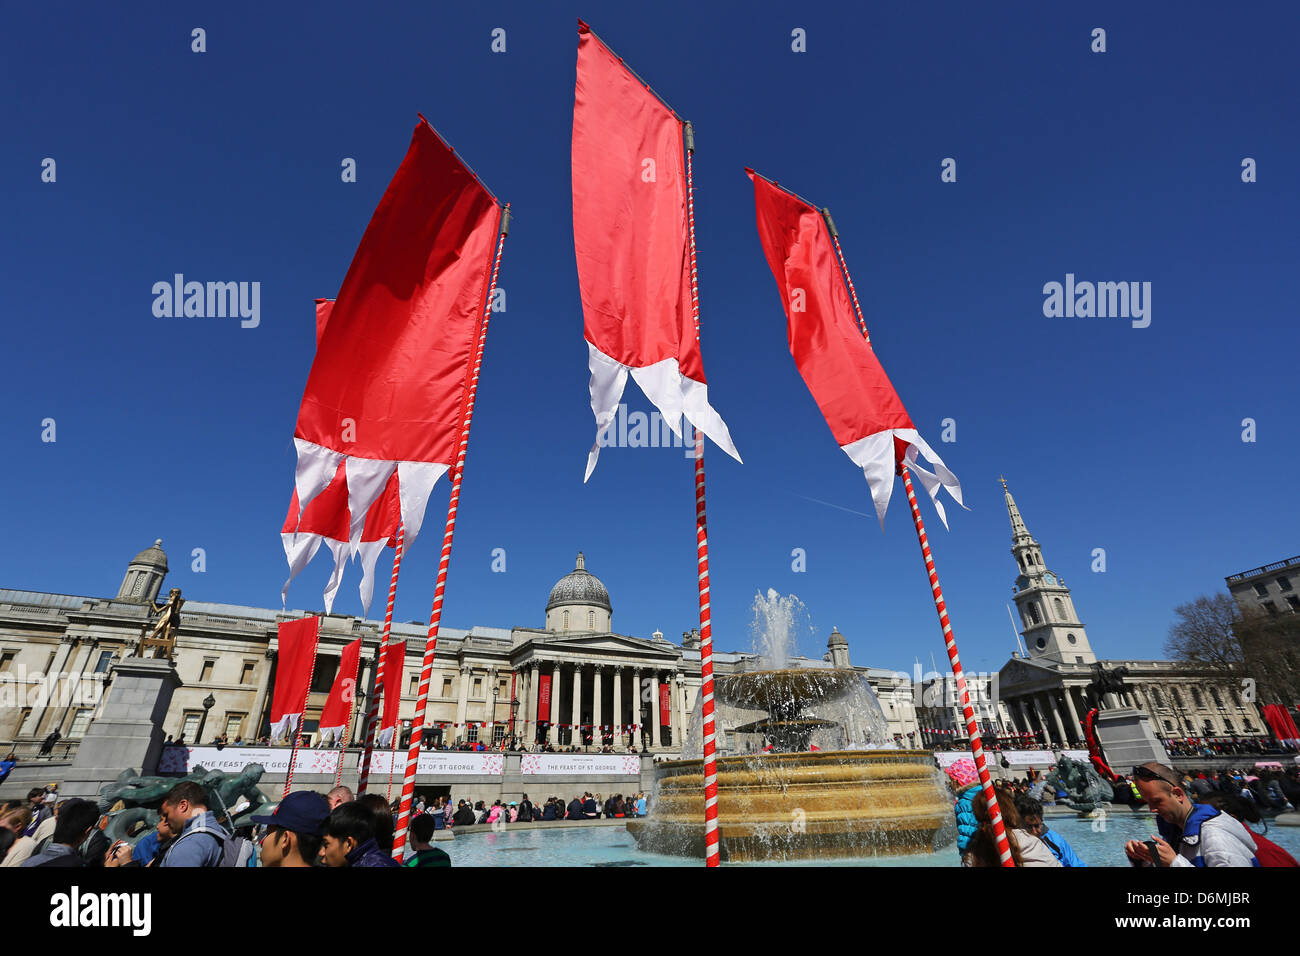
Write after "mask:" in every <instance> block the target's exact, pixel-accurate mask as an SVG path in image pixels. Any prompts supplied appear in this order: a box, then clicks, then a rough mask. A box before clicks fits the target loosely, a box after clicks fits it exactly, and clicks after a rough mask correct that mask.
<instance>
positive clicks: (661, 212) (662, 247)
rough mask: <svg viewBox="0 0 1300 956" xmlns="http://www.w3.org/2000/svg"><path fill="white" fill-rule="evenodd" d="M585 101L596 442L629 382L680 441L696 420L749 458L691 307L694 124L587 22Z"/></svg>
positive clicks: (578, 172) (581, 100) (585, 244)
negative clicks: (722, 401)
mask: <svg viewBox="0 0 1300 956" xmlns="http://www.w3.org/2000/svg"><path fill="white" fill-rule="evenodd" d="M578 34H579V37H578V79H577V85H576V87H575V89H574V97H573V245H574V250H575V252H576V253H577V259H578V282H579V285H580V286H581V291H582V315H583V323H584V330H585V334H586V339H587V352H588V364H589V366H590V368H591V382H590V389H591V410H592V412H593V413H594V414H595V416H596V444H595V445H593V446H592V448H591V452H590V453H589V455H588V457H587V472H586V475H585V477H584V479H583V480H584V481H585V480H586V479H587V478H590V477H591V473H592V471H593V470H594V469H595V467H596V459H597V457H598V456H599V454H600V446H601V444H602V438H603V436H604V435H605V433H606V431H607V430H608V428H609V426H610V423H611V422H613V420H614V417H615V415H616V413H617V411H618V405H619V401H620V399H621V398H622V396H623V389H624V388H625V387H626V385H627V377H628V374H629V373H631V375H632V378H633V379H634V380H635V381H636V383H637V384H638V385H640V386H641V390H642V391H643V392H645V394H646V396H647V397H648V398H649V399H650V401H651V402H653V403H654V405H655V407H656V408H658V409H659V412H660V414H662V415H663V418H664V421H666V422H667V423H668V425H669V427H670V428H672V430H673V432H674V434H676V435H678V436H679V437H680V436H681V434H682V430H681V419H682V416H683V415H685V416H686V418H687V419H688V420H689V421H690V422H691V424H693V425H694V426H695V427H696V428H698V429H699V430H700V431H702V432H704V434H706V435H708V436H709V438H711V439H713V441H714V442H716V443H717V444H718V446H719V447H721V448H722V449H723V450H724V451H726V452H727V454H729V455H731V456H732V457H733V458H735V459H736V460H737V461H739V460H740V455H738V454H737V453H736V448H735V446H734V445H733V444H732V442H731V434H730V433H729V432H728V431H727V425H726V423H725V422H723V420H722V418H721V416H719V415H718V413H717V412H716V411H714V409H713V406H711V405H710V404H709V392H708V386H707V385H706V384H705V381H704V363H703V359H702V358H701V356H700V346H699V342H698V341H697V339H696V333H695V319H694V316H693V315H692V310H691V274H690V260H689V257H688V255H687V232H686V230H687V222H686V171H685V161H684V155H685V154H684V152H683V150H684V146H683V140H682V121H681V119H679V118H678V117H677V115H676V114H675V113H673V112H672V111H671V110H670V109H668V107H666V106H665V105H664V104H663V103H662V102H661V101H660V100H659V98H658V97H656V96H655V94H654V93H653V92H651V90H650V89H649V88H648V87H647V86H646V85H645V84H644V83H642V82H641V80H639V79H637V77H636V76H634V75H633V74H632V72H631V71H630V70H628V68H627V67H626V66H624V65H623V62H622V61H621V60H619V59H618V57H616V56H615V55H614V54H613V53H612V52H611V51H610V50H609V48H608V47H606V46H605V44H604V43H602V42H601V41H600V39H599V38H598V37H597V36H596V35H595V34H594V33H592V32H591V30H590V28H589V27H588V26H587V25H586V24H585V23H583V22H582V21H581V20H579V21H578Z"/></svg>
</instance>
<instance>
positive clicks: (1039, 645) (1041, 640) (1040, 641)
mask: <svg viewBox="0 0 1300 956" xmlns="http://www.w3.org/2000/svg"><path fill="white" fill-rule="evenodd" d="M1034 646H1035V647H1036V648H1038V649H1039V650H1040V651H1041V650H1042V649H1043V648H1045V647H1046V646H1047V638H1045V637H1040V638H1039V639H1038V640H1036V641H1034Z"/></svg>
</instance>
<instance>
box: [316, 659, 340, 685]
mask: <svg viewBox="0 0 1300 956" xmlns="http://www.w3.org/2000/svg"><path fill="white" fill-rule="evenodd" d="M338 672H339V659H338V658H337V657H317V658H316V668H315V670H313V671H312V675H311V692H312V693H313V694H328V693H329V692H330V688H331V687H333V686H334V677H335V675H336V674H338Z"/></svg>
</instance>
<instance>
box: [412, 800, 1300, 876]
mask: <svg viewBox="0 0 1300 956" xmlns="http://www.w3.org/2000/svg"><path fill="white" fill-rule="evenodd" d="M1047 822H1048V825H1049V826H1050V827H1051V828H1052V829H1053V830H1055V831H1056V832H1057V833H1059V834H1060V835H1061V836H1063V837H1064V838H1065V839H1066V840H1068V841H1069V843H1070V845H1071V846H1072V847H1074V851H1075V852H1076V853H1077V854H1079V857H1080V858H1081V859H1082V860H1083V861H1084V862H1085V863H1087V864H1088V865H1089V866H1128V860H1127V858H1126V857H1125V856H1124V843H1125V842H1126V841H1128V840H1134V839H1146V838H1147V837H1149V836H1150V835H1152V834H1154V833H1155V832H1156V828H1155V818H1154V817H1153V816H1152V815H1151V814H1150V813H1148V812H1142V813H1134V812H1133V811H1131V810H1127V809H1125V810H1119V811H1115V812H1112V813H1111V814H1109V815H1108V816H1107V817H1106V819H1105V820H1081V819H1079V818H1077V817H1055V816H1053V817H1048V821H1047ZM1268 838H1269V839H1270V840H1272V841H1273V842H1274V843H1276V844H1278V845H1279V846H1281V847H1283V848H1284V849H1286V850H1287V852H1289V853H1290V854H1291V855H1292V856H1294V857H1296V858H1297V859H1300V827H1270V828H1269V831H1268ZM437 846H439V847H440V848H442V849H444V850H446V851H447V853H448V854H449V855H450V856H451V862H452V865H453V866H608V867H625V866H691V865H695V864H694V863H693V862H692V861H689V860H684V859H682V858H681V857H675V856H661V855H659V854H657V853H643V852H642V851H640V850H638V849H637V846H636V841H635V840H634V839H632V836H631V834H629V833H628V832H627V829H626V828H625V827H621V826H619V827H605V826H594V827H590V828H580V827H559V828H556V829H554V830H546V829H540V828H529V829H520V830H504V831H502V832H499V833H493V832H487V833H469V834H464V835H462V836H459V837H457V838H456V839H455V840H448V841H447V842H445V843H438V844H437ZM783 865H786V866H798V865H812V866H826V865H841V866H958V865H960V860H959V859H958V857H957V849H956V847H955V846H954V847H950V848H949V849H947V850H944V851H942V852H940V853H933V854H925V855H923V856H898V857H880V858H867V859H861V860H842V861H834V862H832V863H828V862H826V861H811V862H810V863H806V864H783Z"/></svg>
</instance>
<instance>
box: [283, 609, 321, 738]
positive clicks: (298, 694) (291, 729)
mask: <svg viewBox="0 0 1300 956" xmlns="http://www.w3.org/2000/svg"><path fill="white" fill-rule="evenodd" d="M276 631H277V635H278V642H277V643H278V648H277V651H276V657H275V689H274V691H273V692H272V694H271V739H272V740H283V739H286V738H288V737H292V736H294V735H295V734H296V733H297V731H298V727H299V725H300V724H301V723H302V715H303V712H304V711H305V710H306V709H307V694H308V692H309V690H310V689H311V671H312V662H313V660H314V659H315V657H316V639H317V636H318V634H319V632H320V618H318V617H304V618H302V619H300V620H297V621H281V622H280V624H279V626H278V627H277V628H276Z"/></svg>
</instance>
